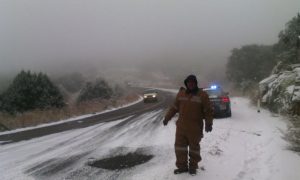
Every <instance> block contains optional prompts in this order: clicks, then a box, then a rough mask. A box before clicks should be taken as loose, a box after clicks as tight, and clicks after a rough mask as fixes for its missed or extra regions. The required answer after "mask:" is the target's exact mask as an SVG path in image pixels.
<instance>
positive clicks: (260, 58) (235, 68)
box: [226, 45, 276, 89]
mask: <svg viewBox="0 0 300 180" xmlns="http://www.w3.org/2000/svg"><path fill="white" fill-rule="evenodd" d="M275 64H276V59H275V54H274V52H273V47H272V46H259V45H247V46H243V47H242V48H240V49H233V50H232V51H231V56H230V57H229V59H228V63H227V72H226V74H227V78H228V79H229V80H231V81H232V82H233V83H234V84H235V85H236V86H237V87H238V88H242V89H244V88H247V87H249V86H250V85H252V84H253V83H257V82H259V81H260V80H262V79H263V78H265V77H267V76H268V75H269V74H270V72H271V70H272V68H273V67H274V65H275Z"/></svg>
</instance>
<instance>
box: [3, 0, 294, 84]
mask: <svg viewBox="0 0 300 180" xmlns="http://www.w3.org/2000/svg"><path fill="white" fill-rule="evenodd" d="M299 11H300V1H299V0H284V1H283V0H48V1H40V0H26V1H19V0H0V27H1V28H0V72H1V73H9V72H17V71H19V70H21V69H25V70H27V69H31V70H34V71H43V72H47V73H50V74H60V73H68V72H72V71H81V72H89V73H91V74H95V75H99V74H100V75H102V76H108V77H116V78H118V77H124V75H128V77H129V76H132V77H136V79H138V78H142V77H143V76H138V75H137V74H139V72H143V75H145V74H147V73H150V72H154V74H156V76H159V77H162V76H166V77H171V78H172V77H175V78H178V79H180V78H182V77H183V76H185V75H188V74H190V73H195V74H197V75H198V76H200V77H201V78H202V81H206V80H214V79H215V81H222V80H224V72H225V64H226V61H227V57H228V56H229V55H230V50H231V49H233V48H239V47H241V46H242V45H246V44H254V43H255V44H273V43H275V42H276V41H277V40H278V37H277V36H278V33H279V32H280V30H283V29H284V27H285V26H284V25H285V23H287V22H288V21H289V20H290V19H291V18H292V17H294V16H296V15H297V13H298V12H299ZM216 72H217V73H216ZM1 73H0V74H1Z"/></svg>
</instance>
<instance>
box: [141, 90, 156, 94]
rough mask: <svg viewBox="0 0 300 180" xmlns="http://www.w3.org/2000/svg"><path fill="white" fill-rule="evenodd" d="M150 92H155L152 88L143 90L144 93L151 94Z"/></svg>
mask: <svg viewBox="0 0 300 180" xmlns="http://www.w3.org/2000/svg"><path fill="white" fill-rule="evenodd" d="M151 93H156V92H155V90H153V89H149V90H146V91H144V94H151Z"/></svg>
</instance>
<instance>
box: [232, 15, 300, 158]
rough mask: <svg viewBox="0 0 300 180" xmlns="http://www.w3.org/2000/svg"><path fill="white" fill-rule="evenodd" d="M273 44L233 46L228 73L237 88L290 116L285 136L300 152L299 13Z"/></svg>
mask: <svg viewBox="0 0 300 180" xmlns="http://www.w3.org/2000/svg"><path fill="white" fill-rule="evenodd" d="M278 38H279V40H278V42H277V43H276V44H273V45H268V46H265V45H245V46H243V47H241V48H237V49H233V50H232V52H231V56H230V57H229V58H228V63H227V77H228V79H229V80H230V81H231V82H232V83H233V84H234V86H235V88H236V89H238V90H239V91H241V92H242V93H243V94H244V95H246V96H248V97H250V98H251V99H252V101H253V103H256V102H257V101H258V99H259V100H260V101H261V104H262V105H263V106H264V107H266V108H268V109H269V110H271V111H272V112H274V113H280V114H282V115H285V116H287V117H288V119H289V120H290V122H291V123H290V124H289V130H288V133H287V134H286V135H285V139H287V140H289V141H290V142H291V146H290V149H291V150H293V151H296V152H299V153H300V141H299V138H300V14H298V15H297V16H296V17H294V18H293V19H291V20H290V21H289V22H288V23H287V24H286V26H285V29H284V30H282V31H281V32H280V33H279V35H278Z"/></svg>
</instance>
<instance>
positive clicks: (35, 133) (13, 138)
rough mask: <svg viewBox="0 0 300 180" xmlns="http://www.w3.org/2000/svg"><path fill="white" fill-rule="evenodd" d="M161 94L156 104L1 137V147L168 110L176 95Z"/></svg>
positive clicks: (122, 109)
mask: <svg viewBox="0 0 300 180" xmlns="http://www.w3.org/2000/svg"><path fill="white" fill-rule="evenodd" d="M157 91H158V93H159V100H158V102H156V103H144V102H139V103H137V104H134V105H132V106H128V107H124V108H121V109H118V110H114V111H110V112H107V113H103V114H99V115H95V116H91V117H87V118H83V119H79V120H75V121H70V122H65V123H61V124H56V125H51V126H46V127H40V128H35V129H30V130H24V131H20V132H14V133H11V134H4V135H0V141H2V143H0V145H1V144H2V145H3V144H9V143H14V142H19V141H23V140H29V139H33V138H37V137H42V136H46V135H50V134H54V133H59V132H63V131H68V130H72V129H79V128H85V127H88V126H92V125H95V124H99V123H104V122H109V121H115V120H118V119H122V118H126V117H129V116H133V115H134V116H135V115H141V114H144V113H146V112H149V111H153V110H156V109H164V108H167V107H168V106H169V105H170V103H171V102H172V100H173V98H174V94H172V93H170V92H166V91H160V90H157Z"/></svg>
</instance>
